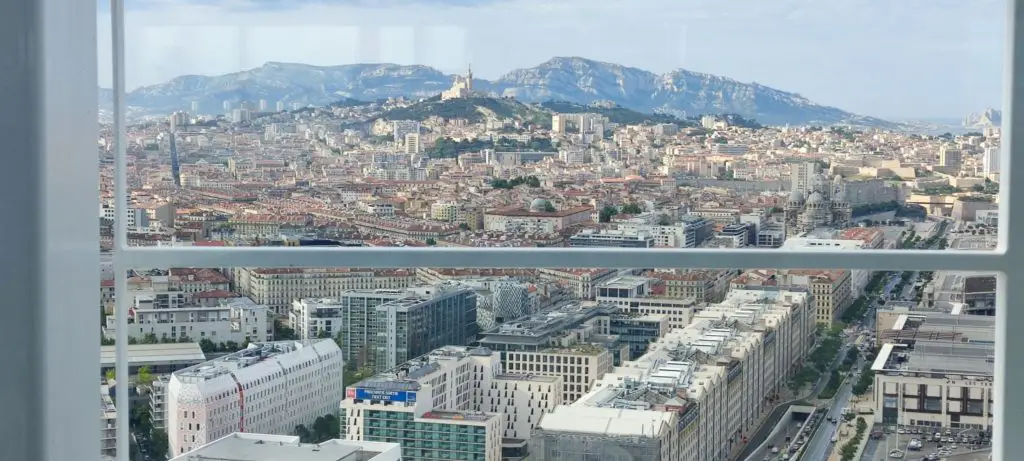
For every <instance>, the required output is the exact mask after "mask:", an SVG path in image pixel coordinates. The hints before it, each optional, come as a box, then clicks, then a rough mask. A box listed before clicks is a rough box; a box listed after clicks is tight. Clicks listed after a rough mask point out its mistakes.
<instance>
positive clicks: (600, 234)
mask: <svg viewBox="0 0 1024 461" xmlns="http://www.w3.org/2000/svg"><path fill="white" fill-rule="evenodd" d="M569 246H571V247H584V248H595V247H604V248H653V247H654V236H652V235H650V234H647V233H641V232H628V231H619V230H595V229H586V230H583V231H580V232H579V233H577V234H576V235H574V236H572V237H570V238H569Z"/></svg>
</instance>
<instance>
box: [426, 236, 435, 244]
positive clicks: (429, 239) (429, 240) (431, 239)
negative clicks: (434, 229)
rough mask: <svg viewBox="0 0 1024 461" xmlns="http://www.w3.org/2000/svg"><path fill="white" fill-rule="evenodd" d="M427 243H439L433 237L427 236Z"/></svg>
mask: <svg viewBox="0 0 1024 461" xmlns="http://www.w3.org/2000/svg"><path fill="white" fill-rule="evenodd" d="M426 244H427V245H429V246H434V245H437V240H434V238H433V237H427V240H426Z"/></svg>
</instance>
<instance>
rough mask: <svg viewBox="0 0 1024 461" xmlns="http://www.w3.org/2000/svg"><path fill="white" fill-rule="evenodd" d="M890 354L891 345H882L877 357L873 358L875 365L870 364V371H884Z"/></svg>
mask: <svg viewBox="0 0 1024 461" xmlns="http://www.w3.org/2000/svg"><path fill="white" fill-rule="evenodd" d="M891 353H892V344H883V345H882V350H880V351H878V357H875V363H872V364H871V370H872V371H879V370H883V369H885V362H887V361H889V354H891Z"/></svg>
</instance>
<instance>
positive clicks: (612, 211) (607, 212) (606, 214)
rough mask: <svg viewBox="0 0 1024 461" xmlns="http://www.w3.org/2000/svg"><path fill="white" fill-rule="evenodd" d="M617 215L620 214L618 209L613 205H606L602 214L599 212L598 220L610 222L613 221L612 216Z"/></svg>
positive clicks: (602, 209)
mask: <svg viewBox="0 0 1024 461" xmlns="http://www.w3.org/2000/svg"><path fill="white" fill-rule="evenodd" d="M617 214H619V210H618V209H616V208H615V207H613V206H611V205H606V206H605V207H604V208H601V211H600V212H598V214H597V220H598V221H599V222H610V221H611V220H612V216H615V215H617Z"/></svg>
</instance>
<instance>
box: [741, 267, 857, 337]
mask: <svg viewBox="0 0 1024 461" xmlns="http://www.w3.org/2000/svg"><path fill="white" fill-rule="evenodd" d="M851 280H852V279H851V275H850V271H848V270H845V269H843V270H795V269H794V270H784V271H779V270H774V269H755V270H749V271H746V272H744V273H743V274H741V275H740V276H739V277H736V278H735V279H733V281H732V287H733V288H754V287H801V288H806V289H807V290H808V291H809V292H810V293H811V296H812V299H813V302H814V306H815V308H814V317H815V320H816V321H817V322H818V324H820V325H825V326H831V325H832V323H833V322H835V320H837V319H838V318H839V316H840V315H842V313H843V311H844V310H846V308H847V307H849V305H850V304H851V303H852V302H853V289H852V283H851Z"/></svg>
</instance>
